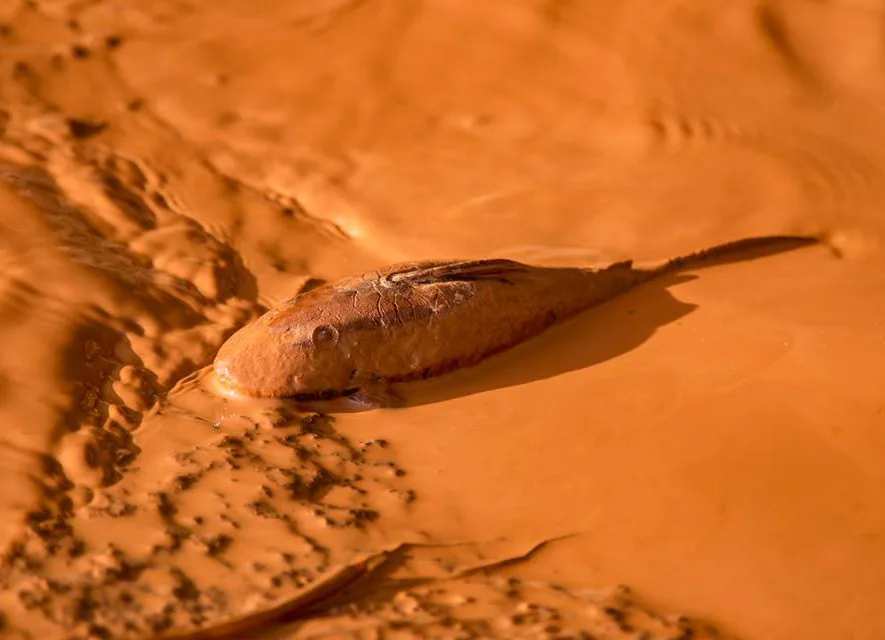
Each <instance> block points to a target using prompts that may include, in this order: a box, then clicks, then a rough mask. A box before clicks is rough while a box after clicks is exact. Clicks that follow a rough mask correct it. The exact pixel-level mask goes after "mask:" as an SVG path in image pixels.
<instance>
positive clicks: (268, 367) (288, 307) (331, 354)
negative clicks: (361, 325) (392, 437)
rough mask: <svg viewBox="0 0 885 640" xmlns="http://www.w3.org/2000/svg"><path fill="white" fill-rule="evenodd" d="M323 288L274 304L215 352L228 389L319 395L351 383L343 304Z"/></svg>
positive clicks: (269, 394) (266, 395) (341, 389)
mask: <svg viewBox="0 0 885 640" xmlns="http://www.w3.org/2000/svg"><path fill="white" fill-rule="evenodd" d="M326 294H328V292H327V291H322V290H320V289H317V290H314V291H311V292H309V293H306V294H303V295H302V296H298V297H296V298H294V299H293V300H290V301H288V302H286V303H284V304H282V305H280V306H279V307H277V308H275V309H272V310H271V311H269V312H267V313H266V314H264V315H263V316H261V317H260V318H258V319H257V320H256V321H254V322H253V323H251V324H249V325H247V326H245V327H243V328H242V329H240V330H239V331H237V332H236V333H235V334H233V335H232V336H231V337H230V338H229V339H228V340H227V341H226V342H225V343H224V344H223V345H222V347H221V349H219V351H218V355H217V356H216V358H215V365H214V368H215V375H216V378H217V379H218V381H219V383H220V384H221V385H222V386H223V387H224V388H226V389H228V390H230V391H233V392H235V393H238V394H242V395H247V396H254V397H264V398H271V397H291V396H295V397H298V396H302V397H309V396H318V397H322V396H325V395H334V393H336V392H337V393H342V392H344V391H345V390H346V389H347V388H348V387H349V386H352V378H353V375H354V374H353V367H352V364H351V358H350V355H351V354H350V349H349V348H348V346H347V343H346V341H345V340H343V339H342V336H341V334H340V332H339V327H340V326H342V322H343V318H342V317H341V311H340V310H341V307H340V306H338V305H336V304H335V300H330V299H324V298H325V297H328V296H327V295H326Z"/></svg>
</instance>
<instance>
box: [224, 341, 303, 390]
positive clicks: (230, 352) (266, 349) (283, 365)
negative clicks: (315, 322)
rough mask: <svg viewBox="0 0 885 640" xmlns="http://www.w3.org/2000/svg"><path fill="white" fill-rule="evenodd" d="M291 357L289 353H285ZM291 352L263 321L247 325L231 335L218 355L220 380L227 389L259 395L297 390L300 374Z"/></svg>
mask: <svg viewBox="0 0 885 640" xmlns="http://www.w3.org/2000/svg"><path fill="white" fill-rule="evenodd" d="M287 355H288V356H289V357H286V356H287ZM292 364H293V363H292V362H291V354H286V353H285V352H284V350H283V349H282V345H280V344H279V340H276V339H274V337H273V336H271V335H269V334H268V333H267V331H266V330H264V328H263V327H261V326H260V325H250V326H246V327H244V328H242V329H240V330H239V331H237V332H236V333H235V334H234V335H232V336H231V337H230V338H228V340H227V342H225V343H224V344H223V345H221V348H220V349H219V350H218V355H216V356H215V363H214V370H215V378H216V380H217V381H218V383H219V384H220V385H221V386H222V387H223V388H224V389H225V390H227V391H231V392H234V393H236V394H241V395H246V396H253V397H259V398H269V397H281V396H286V395H291V394H292V393H297V392H298V390H299V389H298V387H299V376H298V375H297V374H296V370H295V368H294V367H293V366H292Z"/></svg>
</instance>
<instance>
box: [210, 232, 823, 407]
mask: <svg viewBox="0 0 885 640" xmlns="http://www.w3.org/2000/svg"><path fill="white" fill-rule="evenodd" d="M814 242H816V241H815V240H813V239H811V238H803V237H793V236H769V237H762V238H749V239H745V240H739V241H737V242H732V243H729V244H725V245H720V246H717V247H714V248H712V249H707V250H706V251H701V252H698V253H694V254H691V255H689V256H684V257H681V258H676V259H673V260H670V261H668V262H666V263H664V264H662V265H660V266H658V267H654V268H647V269H637V268H635V267H634V266H633V264H632V262H630V261H627V262H619V263H616V264H613V265H611V266H610V267H607V268H605V269H597V270H594V269H579V268H551V267H533V266H530V265H526V264H522V263H519V262H514V261H512V260H472V261H453V262H411V263H405V264H398V265H394V266H391V267H388V268H386V269H383V270H381V271H374V272H370V273H366V274H363V275H359V276H355V277H352V278H346V279H344V280H341V281H339V282H336V283H333V284H326V285H323V286H320V287H317V288H315V289H312V290H310V291H306V292H304V293H301V294H299V295H297V296H295V297H294V298H292V299H290V300H287V301H286V302H283V303H282V304H280V305H279V306H278V307H276V308H274V309H272V310H270V311H268V312H267V313H266V314H264V315H263V316H262V317H260V318H259V319H258V320H256V321H255V322H253V323H252V324H250V325H247V326H246V327H243V328H242V329H240V330H239V331H238V332H237V333H235V334H234V335H233V336H231V337H230V339H228V341H227V342H226V343H225V344H224V345H222V347H221V349H220V351H219V352H218V356H217V357H216V358H215V373H216V376H217V378H218V379H219V381H220V382H221V384H222V385H223V386H225V387H227V388H229V389H231V390H233V391H234V392H237V393H240V394H244V395H249V396H258V397H265V398H267V397H294V398H295V399H298V400H305V401H306V400H316V399H326V398H334V397H341V396H349V397H353V398H355V399H358V400H360V401H362V402H364V403H366V404H369V405H373V406H391V405H395V404H397V398H396V396H395V395H394V394H393V393H392V392H390V390H389V385H390V384H392V383H397V382H406V381H410V380H416V379H421V378H427V377H430V376H435V375H439V374H442V373H445V372H448V371H452V370H454V369H459V368H462V367H467V366H470V365H473V364H476V363H478V362H479V361H481V360H484V359H486V358H488V357H489V356H492V355H494V354H496V353H500V352H501V351H504V350H505V349H508V348H510V347H513V346H515V345H516V344H518V343H520V342H523V341H524V340H526V339H528V338H530V337H532V336H534V335H537V334H539V333H541V332H542V331H543V330H544V329H546V328H547V327H549V326H551V325H552V324H554V323H556V322H559V321H562V320H565V319H567V318H571V317H573V316H575V315H577V314H579V313H581V312H582V311H585V310H586V309H589V308H590V307H593V306H595V305H598V304H599V303H601V302H604V301H605V300H608V299H610V298H612V297H614V296H616V295H618V294H621V293H624V292H625V291H627V290H629V289H632V288H633V287H635V286H637V285H639V284H641V283H643V282H647V281H648V280H650V279H652V278H655V277H658V276H661V275H664V274H668V273H672V272H675V271H678V270H681V269H684V268H686V267H691V266H700V265H701V264H702V263H704V262H707V261H713V260H717V259H719V260H723V259H728V258H729V257H731V258H737V259H739V258H741V257H743V258H746V257H748V255H747V252H749V251H765V252H769V253H771V252H776V251H785V250H788V249H793V248H797V247H800V246H805V245H808V244H812V243H814Z"/></svg>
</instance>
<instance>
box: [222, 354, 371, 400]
mask: <svg viewBox="0 0 885 640" xmlns="http://www.w3.org/2000/svg"><path fill="white" fill-rule="evenodd" d="M213 368H214V370H215V379H216V381H217V382H218V384H219V385H220V387H221V388H222V389H223V391H224V392H225V393H227V394H231V395H238V396H248V397H251V398H285V399H287V400H295V401H299V402H313V401H318V400H334V399H335V398H346V397H348V396H352V395H353V394H355V393H357V392H358V391H359V387H352V388H346V389H304V390H301V391H296V390H293V389H292V385H291V384H289V385H287V386H286V387H279V388H274V387H262V388H255V387H250V386H247V385H243V384H242V383H241V382H240V379H239V376H237V375H236V374H234V373H232V372H231V370H230V367H229V366H228V364H227V362H225V361H224V360H217V361H216V362H215V365H214V367H213Z"/></svg>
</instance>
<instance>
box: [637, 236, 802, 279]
mask: <svg viewBox="0 0 885 640" xmlns="http://www.w3.org/2000/svg"><path fill="white" fill-rule="evenodd" d="M819 242H820V240H818V239H817V238H814V237H811V236H756V237H752V238H742V239H740V240H734V241H733V242H726V243H724V244H720V245H716V246H715V247H710V248H707V249H702V250H700V251H696V252H694V253H690V254H688V255H684V256H680V257H678V258H673V259H671V260H667V261H666V262H664V263H663V264H660V265H657V266H655V267H652V268H651V269H649V270H648V271H649V273H650V274H652V275H655V276H657V275H662V274H667V273H675V272H677V271H682V270H684V269H691V268H703V267H712V266H716V265H722V264H730V263H732V262H744V261H746V260H755V259H756V258H764V257H768V256H771V255H776V254H778V253H784V252H786V251H793V250H794V249H799V248H801V247H807V246H810V245H813V244H818V243H819Z"/></svg>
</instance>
